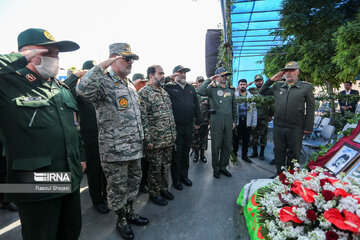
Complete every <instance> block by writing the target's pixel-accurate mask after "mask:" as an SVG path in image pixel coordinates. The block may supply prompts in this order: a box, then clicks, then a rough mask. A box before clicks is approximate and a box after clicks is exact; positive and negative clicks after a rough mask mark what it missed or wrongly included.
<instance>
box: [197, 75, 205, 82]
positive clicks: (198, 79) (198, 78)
mask: <svg viewBox="0 0 360 240" xmlns="http://www.w3.org/2000/svg"><path fill="white" fill-rule="evenodd" d="M200 81H205V79H204V77H202V76H199V77H197V78H196V82H200Z"/></svg>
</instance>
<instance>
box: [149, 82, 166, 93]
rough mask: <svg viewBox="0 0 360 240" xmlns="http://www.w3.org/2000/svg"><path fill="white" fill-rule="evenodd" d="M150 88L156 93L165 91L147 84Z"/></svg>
mask: <svg viewBox="0 0 360 240" xmlns="http://www.w3.org/2000/svg"><path fill="white" fill-rule="evenodd" d="M147 85H148V86H149V88H150V89H153V90H154V91H156V92H162V91H163V89H162V88H161V87H160V88H156V87H154V85H152V84H151V83H150V82H149V83H148V84H147Z"/></svg>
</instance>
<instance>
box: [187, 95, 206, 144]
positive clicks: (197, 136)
mask: <svg viewBox="0 0 360 240" xmlns="http://www.w3.org/2000/svg"><path fill="white" fill-rule="evenodd" d="M197 97H198V100H199V107H200V116H201V124H200V128H199V129H194V132H193V142H192V146H191V148H192V149H193V150H194V151H199V150H200V149H201V150H206V149H207V145H208V134H209V123H210V114H209V109H210V100H209V97H207V96H200V95H199V94H198V95H197Z"/></svg>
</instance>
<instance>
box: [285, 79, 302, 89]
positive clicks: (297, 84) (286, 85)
mask: <svg viewBox="0 0 360 240" xmlns="http://www.w3.org/2000/svg"><path fill="white" fill-rule="evenodd" d="M299 84H300V80H299V79H298V80H297V81H296V82H295V83H294V84H293V85H291V86H289V85H288V84H287V83H286V81H284V83H283V84H282V85H281V87H297V88H300V86H299Z"/></svg>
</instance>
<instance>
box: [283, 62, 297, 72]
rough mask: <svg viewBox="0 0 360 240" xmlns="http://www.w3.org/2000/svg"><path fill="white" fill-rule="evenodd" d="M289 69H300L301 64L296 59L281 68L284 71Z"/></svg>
mask: <svg viewBox="0 0 360 240" xmlns="http://www.w3.org/2000/svg"><path fill="white" fill-rule="evenodd" d="M287 69H299V64H298V63H297V62H295V61H291V62H288V63H287V64H286V65H285V67H284V68H283V69H281V70H282V71H284V70H287Z"/></svg>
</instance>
